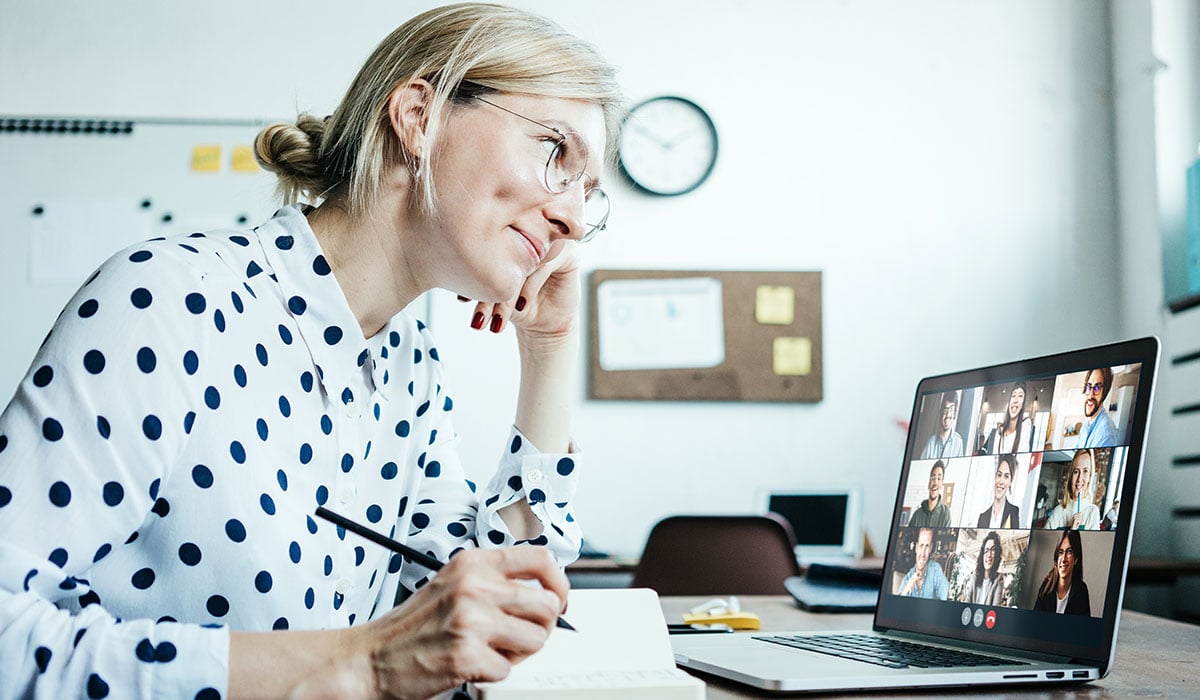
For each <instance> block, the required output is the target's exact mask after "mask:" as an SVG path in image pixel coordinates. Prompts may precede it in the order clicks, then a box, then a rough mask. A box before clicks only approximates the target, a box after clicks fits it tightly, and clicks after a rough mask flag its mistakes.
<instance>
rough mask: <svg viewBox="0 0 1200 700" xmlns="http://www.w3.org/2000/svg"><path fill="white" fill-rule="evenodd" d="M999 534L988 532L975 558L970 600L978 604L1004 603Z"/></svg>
mask: <svg viewBox="0 0 1200 700" xmlns="http://www.w3.org/2000/svg"><path fill="white" fill-rule="evenodd" d="M1000 554H1001V552H1000V535H998V534H996V532H995V531H992V532H989V533H988V534H987V536H986V537H984V538H983V545H982V546H981V547H980V548H979V557H978V558H977V559H976V560H975V580H974V581H972V583H971V602H972V603H976V604H978V605H996V606H999V605H1004V579H1002V578H1000Z"/></svg>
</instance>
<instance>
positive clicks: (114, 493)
mask: <svg viewBox="0 0 1200 700" xmlns="http://www.w3.org/2000/svg"><path fill="white" fill-rule="evenodd" d="M123 500H125V487H123V486H121V485H120V484H118V483H117V482H115V481H110V482H108V483H107V484H105V485H104V504H105V505H107V506H117V505H120V503H121V501H123Z"/></svg>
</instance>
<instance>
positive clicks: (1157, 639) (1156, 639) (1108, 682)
mask: <svg viewBox="0 0 1200 700" xmlns="http://www.w3.org/2000/svg"><path fill="white" fill-rule="evenodd" d="M738 598H739V600H740V601H741V604H742V609H743V610H747V611H749V612H753V613H756V614H757V615H758V616H759V617H760V618H762V622H763V631H765V632H785V631H788V630H868V629H870V628H871V616H870V615H865V614H863V615H840V614H839V615H831V614H818V613H809V612H805V611H803V610H801V609H799V608H797V607H796V605H795V604H794V603H793V602H792V599H791V598H790V597H787V596H738ZM704 600H706V598H704V597H702V596H701V597H665V598H662V607H663V612H664V613H665V614H666V616H667V622H678V621H679V620H680V615H682V614H683V613H684V612H686V611H687V610H688V609H690V608H692V607H693V606H695V605H698V604H699V603H701V602H703V601H704ZM739 634H746V633H745V632H742V633H739ZM704 680H705V681H706V682H707V683H708V694H707V697H708V698H709V699H710V700H721V699H723V698H761V697H780V696H777V695H772V694H770V693H764V692H762V691H758V690H755V689H753V688H750V687H748V686H743V685H739V684H736V683H732V682H729V681H724V680H719V679H714V678H710V677H706V676H705V677H704ZM931 694H935V695H938V696H941V697H962V696H969V697H974V698H1009V697H1037V698H1059V697H1062V698H1128V697H1155V698H1162V697H1167V698H1194V697H1198V696H1200V627H1197V626H1194V625H1188V624H1185V623H1182V622H1174V621H1172V620H1167V619H1165V618H1161V617H1154V616H1151V615H1145V614H1143V613H1137V612H1132V611H1129V610H1125V611H1122V613H1121V626H1120V631H1119V633H1118V635H1117V656H1116V662H1115V663H1114V665H1113V669H1112V671H1111V672H1110V673H1109V675H1108V677H1106V678H1103V679H1101V680H1099V681H1096V682H1094V683H1088V684H1085V685H1078V686H1064V687H1062V688H1060V689H1051V688H1048V687H1046V686H1043V687H1040V688H1030V689H1020V688H995V687H993V688H989V689H984V690H977V691H970V690H965V689H963V688H953V689H948V690H944V691H937V692H934V691H924V692H922V693H919V694H918V693H915V692H914V693H887V694H884V693H871V694H870V695H869V696H868V697H871V698H885V697H886V698H899V697H913V698H928V697H929V696H930V695H931ZM822 697H829V696H822ZM858 697H862V695H858Z"/></svg>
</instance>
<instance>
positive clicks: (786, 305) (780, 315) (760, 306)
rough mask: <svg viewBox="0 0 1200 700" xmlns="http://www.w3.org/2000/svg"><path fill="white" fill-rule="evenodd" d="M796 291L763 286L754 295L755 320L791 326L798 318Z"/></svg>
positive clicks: (788, 288) (787, 288) (789, 288)
mask: <svg viewBox="0 0 1200 700" xmlns="http://www.w3.org/2000/svg"><path fill="white" fill-rule="evenodd" d="M795 304H796V290H794V289H792V288H791V287H773V286H767V285H763V286H760V287H759V288H758V289H757V290H756V291H755V293H754V320H755V321H758V322H759V323H769V324H772V325H776V326H787V325H791V323H792V321H794V320H795V318H796V312H795Z"/></svg>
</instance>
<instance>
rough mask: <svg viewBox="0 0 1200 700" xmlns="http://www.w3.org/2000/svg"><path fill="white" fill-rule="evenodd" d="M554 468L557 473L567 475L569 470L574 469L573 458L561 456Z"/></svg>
mask: <svg viewBox="0 0 1200 700" xmlns="http://www.w3.org/2000/svg"><path fill="white" fill-rule="evenodd" d="M556 469H557V471H558V473H559V474H561V475H563V476H567V475H568V474H570V473H571V472H573V471H575V460H573V459H571V458H570V457H563V458H562V459H560V460H558V466H557V467H556Z"/></svg>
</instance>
